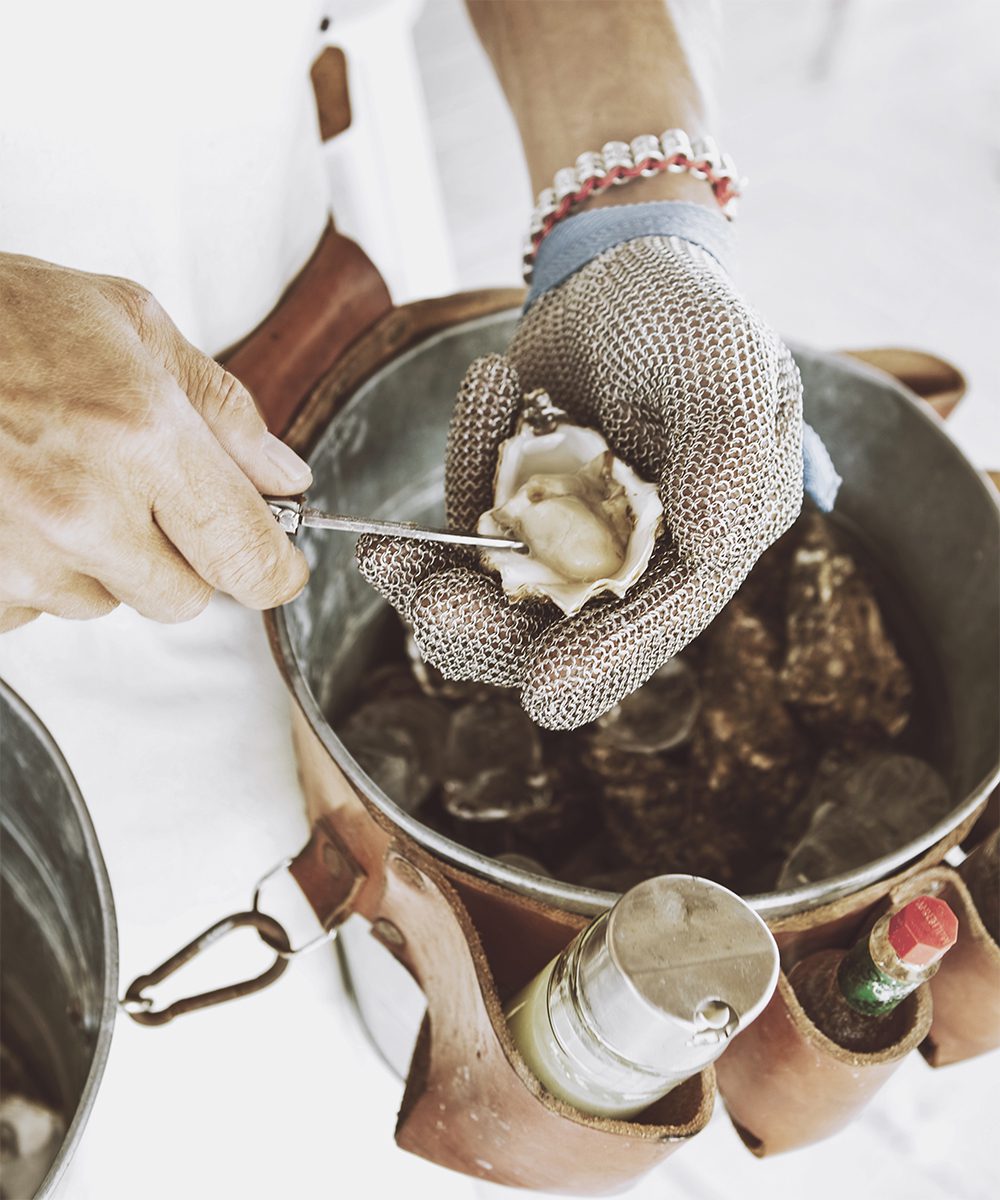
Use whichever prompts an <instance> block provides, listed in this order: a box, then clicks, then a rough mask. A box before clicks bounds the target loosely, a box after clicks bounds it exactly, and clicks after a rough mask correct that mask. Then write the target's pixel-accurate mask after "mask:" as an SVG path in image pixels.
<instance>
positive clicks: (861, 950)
mask: <svg viewBox="0 0 1000 1200" xmlns="http://www.w3.org/2000/svg"><path fill="white" fill-rule="evenodd" d="M837 984H838V985H839V987H840V991H841V993H842V995H843V997H844V999H845V1000H846V1001H847V1003H848V1004H849V1005H850V1006H851V1008H853V1009H854V1010H855V1012H859V1013H863V1014H864V1015H865V1016H866V1017H880V1016H882V1015H883V1014H884V1013H887V1012H892V1010H893V1009H894V1008H895V1007H896V1005H897V1004H899V1002H900V1001H901V1000H903V999H905V998H906V997H907V996H908V995H909V994H910V992H912V991H913V989H914V988H915V987H916V986H917V981H913V982H906V983H904V982H902V981H901V980H898V979H891V978H890V977H889V976H888V975H886V974H885V973H884V972H883V971H880V970H879V968H878V967H877V966H876V965H875V963H874V962H873V961H872V956H871V954H870V953H869V950H868V940H867V939H866V938H865V939H862V940H861V941H860V942H858V944H857V945H855V946H853V947H852V948H851V949H850V950H849V951H848V952H847V954H846V955H845V956H844V958H843V959H842V960H841V963H840V967H839V969H838V971H837Z"/></svg>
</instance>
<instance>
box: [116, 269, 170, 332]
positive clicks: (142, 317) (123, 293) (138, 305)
mask: <svg viewBox="0 0 1000 1200" xmlns="http://www.w3.org/2000/svg"><path fill="white" fill-rule="evenodd" d="M109 282H110V284H111V285H112V289H111V290H112V294H113V296H114V298H115V299H116V300H117V302H118V304H119V305H120V306H121V307H122V308H123V309H124V310H125V313H126V315H127V316H128V318H129V320H130V321H131V322H132V324H133V325H134V326H135V328H136V330H137V331H138V333H139V335H140V337H145V335H147V334H148V333H150V332H151V331H152V330H154V329H156V328H157V327H158V326H159V325H160V323H161V322H162V320H163V317H164V312H163V309H162V307H161V306H160V302H159V301H158V300H157V299H156V297H155V296H154V295H153V293H152V292H151V291H150V290H149V288H145V287H143V286H142V284H141V283H136V282H135V281H134V280H132V279H112V280H109Z"/></svg>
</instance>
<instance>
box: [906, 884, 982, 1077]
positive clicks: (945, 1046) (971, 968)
mask: <svg viewBox="0 0 1000 1200" xmlns="http://www.w3.org/2000/svg"><path fill="white" fill-rule="evenodd" d="M945 880H946V881H945V886H944V889H943V891H942V893H941V894H942V896H943V897H944V899H945V900H947V901H948V903H949V904H950V905H951V906H952V908H953V909H954V910H955V912H956V914H957V915H958V941H957V942H956V943H955V945H954V946H953V947H952V948H951V950H949V951H948V953H947V954H946V955H945V957H944V958H943V959H942V961H941V966H940V968H939V970H938V973H937V974H936V975H935V976H934V978H933V979H932V980H931V995H932V996H933V998H934V1023H933V1024H932V1025H931V1030H930V1033H929V1034H928V1035H927V1040H926V1041H925V1042H924V1044H923V1045H922V1046H921V1047H920V1051H921V1053H922V1054H923V1056H924V1058H926V1059H927V1061H928V1062H929V1063H930V1064H931V1066H932V1067H944V1066H947V1065H948V1064H949V1063H955V1062H962V1061H964V1060H965V1059H967V1058H974V1057H975V1056H976V1055H978V1054H985V1053H986V1052H987V1051H988V1050H995V1049H996V1048H997V1047H998V1046H1000V946H997V944H996V942H995V941H994V940H993V939H992V937H990V934H989V931H988V930H987V929H986V926H985V925H984V924H983V922H982V919H981V917H980V916H979V913H978V912H977V910H976V906H975V904H974V903H973V901H972V897H971V896H970V895H969V890H968V888H966V886H965V884H964V883H963V882H962V880H961V879H960V878H959V876H958V875H957V874H955V873H954V872H948V874H947V876H946V877H945Z"/></svg>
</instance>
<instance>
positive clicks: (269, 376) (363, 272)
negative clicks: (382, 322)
mask: <svg viewBox="0 0 1000 1200" xmlns="http://www.w3.org/2000/svg"><path fill="white" fill-rule="evenodd" d="M391 308H392V300H391V299H390V297H389V292H388V289H387V288H386V286H385V284H384V283H383V281H382V277H381V276H380V275H379V273H378V271H377V270H376V269H375V267H374V266H373V265H372V263H371V261H370V259H369V258H368V257H367V255H365V253H364V251H363V250H361V249H360V248H359V247H358V246H356V245H355V244H354V242H351V241H349V240H348V239H347V238H345V237H343V236H342V235H341V234H339V233H337V231H336V230H335V229H334V228H333V226H332V225H331V226H330V227H329V228H328V229H327V231H326V233H324V235H323V237H322V239H321V240H320V243H319V245H318V246H317V247H316V250H315V252H314V253H313V256H312V258H311V259H310V260H309V262H308V263H307V264H306V265H305V267H303V269H302V271H301V272H300V273H299V275H298V276H297V277H296V279H295V280H294V281H293V282H292V283H291V285H290V286H289V287H288V290H287V291H286V292H285V294H284V295H283V296H282V297H281V299H280V300H279V301H278V303H277V305H276V306H275V307H274V309H273V310H272V311H271V313H270V315H269V316H267V317H265V318H264V320H263V322H262V323H261V324H260V325H258V326H257V328H256V329H255V330H254V331H253V333H251V334H249V336H248V337H246V338H245V339H244V340H243V341H242V342H240V343H239V345H237V346H235V347H233V348H232V349H231V350H229V351H227V352H226V354H225V355H223V356H222V358H221V360H220V361H221V362H222V363H223V365H224V366H225V367H226V369H227V370H229V371H231V372H232V373H233V374H234V375H235V376H236V378H237V379H239V380H240V382H241V383H243V384H244V385H245V386H246V387H247V388H249V390H250V392H251V393H252V394H253V397H254V399H255V400H256V401H257V404H258V406H259V408H260V410H261V412H262V413H263V414H264V419H265V420H266V421H267V423H268V427H269V428H270V429H271V430H272V431H273V432H274V433H277V434H285V433H286V432H287V431H288V430H289V428H290V427H291V425H292V422H293V420H294V418H295V416H296V414H297V413H298V411H299V409H300V408H301V407H302V405H303V404H304V403H305V401H306V399H307V398H308V396H309V395H310V393H311V392H312V390H313V388H314V387H315V385H316V382H317V381H318V380H320V379H322V378H323V377H324V376H325V375H326V374H327V373H328V372H330V370H331V369H332V368H333V365H334V364H335V363H336V362H337V360H338V359H339V358H340V357H341V355H342V354H343V353H344V351H345V350H346V349H347V347H348V346H350V345H351V343H352V342H354V341H355V340H356V339H357V338H358V337H360V335H361V334H362V333H364V332H365V331H366V330H368V329H369V328H370V327H371V326H372V325H373V324H374V323H375V322H376V321H377V320H378V319H379V318H380V317H382V316H384V315H385V314H386V313H388V312H389V311H390V310H391Z"/></svg>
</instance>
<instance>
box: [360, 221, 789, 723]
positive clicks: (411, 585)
mask: <svg viewBox="0 0 1000 1200" xmlns="http://www.w3.org/2000/svg"><path fill="white" fill-rule="evenodd" d="M539 387H543V388H545V389H546V390H547V391H548V392H549V394H550V396H551V397H552V400H553V401H554V402H555V404H556V405H558V406H559V407H560V408H563V409H565V410H566V412H567V413H569V414H570V416H571V417H572V419H573V420H575V421H577V422H578V423H580V424H582V425H590V426H594V427H596V428H598V429H600V430H601V432H602V433H603V434H604V435H605V437H606V438H607V439H608V441H609V443H610V444H611V446H612V448H613V449H614V450H615V452H616V453H617V454H618V455H619V456H620V457H621V458H623V459H624V460H625V461H626V462H628V463H629V464H630V465H631V466H632V467H634V468H635V469H636V470H637V471H638V472H639V474H640V475H643V476H644V477H645V478H647V479H650V480H656V481H657V482H658V484H659V490H660V497H661V499H662V501H663V507H664V519H665V523H666V528H667V532H666V534H665V535H664V536H663V537H661V539H660V540H659V542H658V544H657V548H656V550H655V551H654V554H653V558H652V561H651V563H650V565H649V567H648V568H647V570H646V572H645V574H644V575H643V576H642V578H641V579H640V580H639V581H638V582H637V583H636V584H635V585H634V586H633V588H632V589H631V590H630V591H629V593H628V594H627V595H626V596H625V598H624V599H622V600H617V601H613V602H608V601H603V602H602V601H597V602H592V603H591V604H590V605H588V606H587V607H586V608H585V609H584V610H583V611H582V612H581V613H579V614H578V615H577V616H575V617H571V618H565V617H562V615H561V614H560V613H559V611H558V610H557V609H556V608H555V607H554V606H553V605H551V604H549V603H548V602H538V603H534V602H531V603H520V604H516V605H512V604H510V603H509V601H508V599H507V597H506V596H505V595H504V594H503V592H502V591H501V589H500V587H499V585H498V583H497V581H496V580H495V578H494V577H493V576H491V575H489V574H487V573H486V572H485V571H484V570H483V569H482V568H480V567H479V566H478V564H476V563H475V562H473V561H471V560H469V559H468V558H466V559H464V560H463V559H462V558H461V557H460V556H458V555H456V554H455V553H453V552H446V551H442V550H441V548H439V547H428V546H427V545H426V544H417V543H405V542H403V541H392V540H387V539H380V538H364V539H362V540H361V541H360V542H359V547H358V561H359V565H360V568H361V571H362V573H363V574H364V575H365V576H366V578H368V579H369V580H370V581H371V582H372V583H373V584H374V585H375V587H376V588H378V589H379V590H380V591H381V592H382V594H383V595H384V596H386V598H387V599H388V600H389V601H390V602H391V603H392V604H393V605H394V606H395V607H396V608H397V609H398V610H399V612H400V613H401V614H402V615H403V617H404V618H405V619H406V620H407V621H408V622H409V623H410V625H411V626H412V628H413V632H414V636H415V638H416V640H417V644H418V646H419V647H420V651H421V653H422V654H423V655H424V657H425V658H426V659H427V660H428V661H429V662H430V663H432V664H433V665H434V666H436V667H438V668H439V669H440V670H441V671H442V672H443V673H444V674H445V675H446V676H447V677H449V678H452V679H476V680H481V681H483V682H487V683H493V684H498V685H505V686H517V687H520V688H521V698H522V703H523V704H524V707H525V709H526V710H527V712H528V713H529V715H530V716H531V717H532V719H533V720H535V721H536V722H537V723H538V724H539V725H543V726H546V727H548V728H553V729H571V728H575V727H576V726H578V725H582V724H585V723H586V722H588V721H592V720H594V719H595V718H596V717H598V716H600V715H601V714H602V713H604V712H606V711H607V710H608V709H610V708H612V707H613V706H614V705H615V704H617V703H618V702H619V701H620V700H621V699H623V697H625V696H626V695H628V693H629V692H631V691H633V690H634V689H635V688H637V687H639V686H640V685H641V684H643V683H644V682H645V681H646V680H647V679H648V678H649V677H650V676H651V675H652V674H653V673H654V672H655V671H656V670H657V669H658V668H659V667H660V666H662V665H663V663H664V662H666V660H667V659H668V658H670V657H671V656H673V655H674V654H676V653H677V652H678V651H679V650H681V649H682V648H683V647H684V646H685V645H687V643H688V642H690V641H691V640H692V639H693V638H694V637H696V636H697V635H698V634H699V633H700V632H701V631H702V630H703V629H704V628H705V626H706V625H708V623H709V622H710V621H711V620H712V619H713V618H714V617H715V615H716V614H717V613H718V612H719V611H720V609H722V607H723V606H724V605H725V604H726V603H727V602H728V601H729V599H730V598H731V597H732V595H733V594H734V593H735V591H736V590H737V588H738V587H739V586H740V584H741V583H742V582H743V580H744V579H745V577H746V576H747V574H748V573H749V571H750V569H751V567H752V566H753V565H754V563H755V562H756V560H757V558H758V557H759V556H760V554H761V553H762V552H763V551H764V550H765V549H766V548H767V547H768V546H769V545H770V544H771V543H772V542H773V541H775V539H776V538H778V537H779V536H780V535H781V534H782V533H783V532H784V531H785V530H786V529H787V528H788V527H789V526H790V525H791V523H792V522H793V521H794V519H795V517H796V516H797V514H798V512H799V509H800V507H801V503H802V391H801V384H800V381H799V376H798V371H797V369H796V367H795V364H794V362H793V361H792V357H791V354H790V353H789V351H788V350H787V349H786V347H785V346H784V345H783V344H782V343H781V341H780V340H779V339H778V338H777V336H776V335H775V334H774V333H773V332H771V330H769V329H768V328H767V327H766V326H765V325H764V324H763V323H762V322H761V321H760V319H759V318H758V317H757V315H756V314H755V313H754V312H753V311H752V310H751V309H750V308H749V307H748V306H747V305H746V304H745V302H744V301H743V300H741V298H740V297H739V295H738V294H737V292H736V291H735V290H734V288H733V286H732V284H731V283H730V281H729V278H728V276H727V275H726V274H725V272H724V271H723V270H722V268H721V267H719V266H718V265H717V264H716V262H715V261H714V260H713V259H712V258H711V257H709V256H708V255H707V254H705V253H704V252H703V251H700V250H699V249H698V248H697V247H694V246H692V245H690V244H689V243H686V242H681V241H679V240H678V239H676V238H665V237H648V238H640V239H637V240H634V241H631V242H627V243H625V244H623V245H619V246H617V247H615V248H614V249H612V250H609V251H607V252H605V253H604V254H602V255H600V256H599V257H598V258H597V259H595V260H593V261H592V262H590V263H589V264H588V265H586V266H585V267H583V268H582V269H581V270H579V271H577V272H576V273H575V274H573V275H571V276H570V277H569V278H568V279H567V280H566V281H565V282H563V283H562V284H560V285H559V286H557V287H555V288H553V289H552V290H551V291H549V292H547V293H546V294H545V295H543V296H542V298H541V299H540V300H538V301H537V303H536V304H535V305H534V307H532V308H531V309H530V310H529V311H528V313H527V314H526V315H525V316H524V317H523V318H522V320H521V323H520V326H519V328H518V330H517V333H516V335H515V337H514V341H513V344H512V345H511V348H510V361H507V360H505V359H502V358H497V357H494V358H490V359H481V360H479V361H478V362H476V363H474V364H473V366H472V368H471V369H470V371H469V374H468V376H467V377H466V380H465V383H464V385H463V388H462V391H461V394H460V396H459V399H458V404H457V406H456V409H455V413H454V417H453V420H452V425H451V430H450V435H449V445H448V458H447V471H446V508H447V517H448V521H449V524H450V525H451V526H452V527H453V528H455V529H457V530H462V531H465V532H470V531H472V530H474V528H475V525H476V522H477V520H478V518H479V516H480V514H481V513H483V512H485V511H486V510H487V509H489V508H490V507H492V504H493V496H492V489H493V473H494V470H495V466H496V460H497V452H498V448H499V445H500V442H501V441H502V440H503V439H504V438H506V437H509V436H510V435H511V433H512V432H513V428H514V423H515V419H516V415H517V412H518V408H519V403H520V400H521V396H522V393H523V392H525V391H528V390H530V389H534V388H539Z"/></svg>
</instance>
